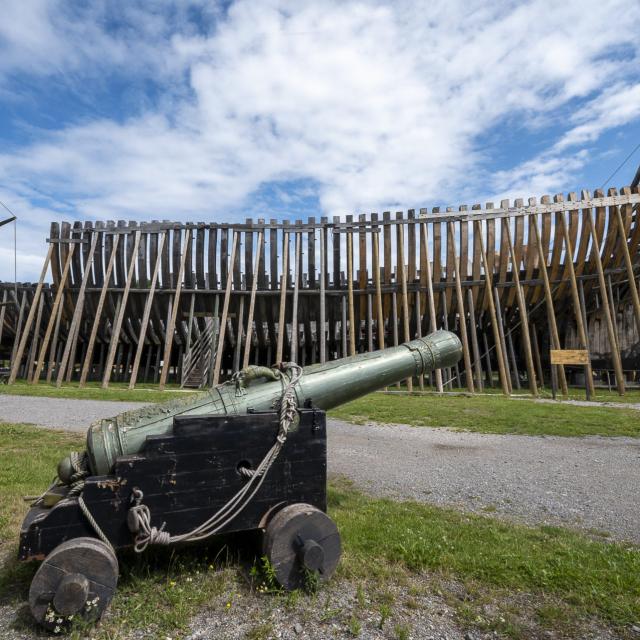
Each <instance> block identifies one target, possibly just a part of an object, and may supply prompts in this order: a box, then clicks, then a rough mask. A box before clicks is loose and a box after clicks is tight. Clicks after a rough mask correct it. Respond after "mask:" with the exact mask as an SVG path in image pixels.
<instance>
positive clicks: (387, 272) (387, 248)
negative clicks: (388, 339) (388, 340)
mask: <svg viewBox="0 0 640 640" xmlns="http://www.w3.org/2000/svg"><path fill="white" fill-rule="evenodd" d="M382 221H383V227H382V234H383V242H382V255H383V258H384V284H385V287H387V286H390V285H391V281H392V277H393V265H392V258H391V225H390V224H388V223H389V222H390V221H391V212H390V211H384V212H383V213H382ZM383 309H384V317H385V318H386V319H389V320H390V319H391V316H390V313H391V296H390V295H389V294H388V293H387V294H385V295H384V299H383Z"/></svg>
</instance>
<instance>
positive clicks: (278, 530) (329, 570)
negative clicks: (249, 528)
mask: <svg viewBox="0 0 640 640" xmlns="http://www.w3.org/2000/svg"><path fill="white" fill-rule="evenodd" d="M263 551H264V554H265V555H266V556H267V558H268V559H269V562H270V563H271V565H272V567H273V569H274V571H275V575H276V578H277V579H278V582H279V583H280V584H281V585H282V587H284V588H285V589H287V590H290V591H291V590H293V589H297V588H300V587H304V586H305V584H306V583H305V580H306V573H307V572H312V573H315V574H316V575H317V576H318V578H319V579H320V580H321V581H322V582H324V581H326V580H328V579H329V578H330V577H331V576H332V575H333V572H334V571H335V570H336V567H337V566H338V562H339V561H340V554H341V544H340V534H339V533H338V528H337V527H336V524H335V522H333V520H332V519H331V518H330V517H329V516H328V515H327V514H326V513H324V512H323V511H320V509H317V508H316V507H312V506H311V505H309V504H302V503H298V504H292V505H289V506H287V507H284V509H282V510H281V511H279V512H278V513H277V514H276V515H275V516H274V517H273V519H272V520H271V521H270V522H269V524H268V525H267V528H266V530H265V535H264V543H263Z"/></svg>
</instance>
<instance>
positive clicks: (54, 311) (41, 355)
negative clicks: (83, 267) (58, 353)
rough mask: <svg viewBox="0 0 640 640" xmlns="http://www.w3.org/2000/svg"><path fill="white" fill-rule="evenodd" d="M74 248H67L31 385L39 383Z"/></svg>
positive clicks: (72, 246) (73, 245)
mask: <svg viewBox="0 0 640 640" xmlns="http://www.w3.org/2000/svg"><path fill="white" fill-rule="evenodd" d="M75 248H76V245H75V244H72V245H71V246H70V247H69V252H68V253H67V259H66V260H65V263H64V269H63V271H62V277H61V279H60V283H59V285H58V290H57V291H56V297H55V299H54V301H53V306H52V308H51V315H50V316H49V322H48V324H47V329H46V331H45V334H44V338H43V340H42V346H41V347H40V353H39V354H38V364H37V366H36V370H35V373H34V375H33V381H32V384H38V382H39V381H40V374H41V373H42V368H43V367H44V361H45V357H46V355H47V348H48V347H49V340H50V339H51V333H52V331H53V325H54V323H55V319H56V315H57V313H58V307H59V306H60V304H61V302H62V298H63V296H64V290H65V285H66V283H67V277H68V275H69V268H70V266H71V260H72V259H73V254H74V250H75Z"/></svg>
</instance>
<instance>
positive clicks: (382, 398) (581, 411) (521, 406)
mask: <svg viewBox="0 0 640 640" xmlns="http://www.w3.org/2000/svg"><path fill="white" fill-rule="evenodd" d="M329 414H330V415H331V416H332V417H335V418H340V419H342V420H347V421H349V422H355V423H357V424H364V423H366V422H379V423H387V424H409V425H413V426H430V427H448V428H451V429H462V430H466V431H477V432H481V433H515V434H523V435H553V436H587V435H600V436H631V437H640V414H639V413H638V411H637V410H635V409H617V408H610V407H601V406H592V407H577V406H574V405H567V404H555V403H540V402H534V401H532V400H521V399H514V398H505V397H502V396H498V395H495V396H493V395H488V396H458V395H455V396H448V395H444V396H440V395H435V394H434V395H428V396H418V395H409V396H408V395H392V394H385V393H372V394H370V395H368V396H365V397H364V398H360V399H359V400H354V401H353V402H349V403H347V404H344V405H342V406H341V407H338V408H336V409H332V410H331V411H330V412H329Z"/></svg>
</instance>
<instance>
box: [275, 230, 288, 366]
mask: <svg viewBox="0 0 640 640" xmlns="http://www.w3.org/2000/svg"><path fill="white" fill-rule="evenodd" d="M282 235H283V240H282V245H283V250H282V276H281V277H280V312H279V315H278V344H277V346H276V363H278V364H279V363H280V362H282V351H283V345H284V331H285V322H286V316H285V313H286V308H287V280H288V278H287V275H288V273H287V272H288V271H289V232H288V231H285V232H283V234H282Z"/></svg>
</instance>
